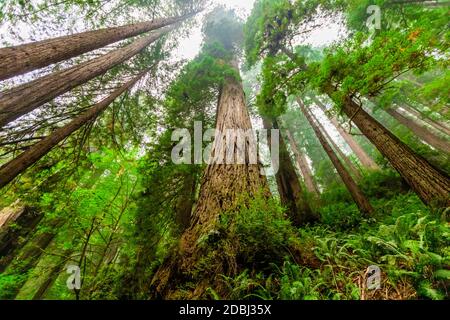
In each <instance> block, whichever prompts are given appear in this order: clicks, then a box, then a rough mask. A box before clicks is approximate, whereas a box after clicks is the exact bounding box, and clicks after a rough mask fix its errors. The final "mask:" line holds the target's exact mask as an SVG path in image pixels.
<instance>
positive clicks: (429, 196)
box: [327, 89, 450, 207]
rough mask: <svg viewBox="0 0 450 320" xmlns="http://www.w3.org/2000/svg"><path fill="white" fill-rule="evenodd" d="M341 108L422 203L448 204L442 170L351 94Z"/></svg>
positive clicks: (448, 184)
mask: <svg viewBox="0 0 450 320" xmlns="http://www.w3.org/2000/svg"><path fill="white" fill-rule="evenodd" d="M327 93H328V94H329V95H330V97H332V93H333V89H327ZM343 111H344V112H345V114H346V115H347V116H348V117H349V118H350V119H351V120H352V121H353V122H354V123H355V125H356V126H357V127H358V128H359V130H360V131H361V132H362V133H363V134H364V135H365V136H366V137H367V138H368V139H369V140H370V141H371V142H372V143H373V144H374V146H375V147H376V148H377V149H378V150H379V151H380V152H381V154H382V155H383V156H385V157H386V158H387V159H388V160H389V162H390V163H391V165H392V166H393V167H394V168H395V169H396V170H397V171H398V172H399V173H400V175H401V176H402V177H403V179H405V181H406V182H407V183H408V184H409V185H410V186H411V188H412V189H413V190H414V191H415V192H416V193H417V195H418V196H419V197H420V198H421V199H422V201H423V202H424V203H425V204H428V205H436V206H444V207H445V206H449V205H450V198H449V194H450V179H449V178H448V177H447V175H446V174H445V173H443V172H441V171H440V170H438V169H437V168H435V167H434V166H433V165H431V164H430V163H429V162H428V161H426V160H425V159H424V158H422V157H421V156H419V155H418V154H416V153H415V152H414V151H412V150H411V149H410V148H409V147H408V146H407V145H406V144H404V143H403V142H402V141H400V140H399V139H398V138H397V137H396V136H394V135H393V134H392V133H391V132H390V131H389V130H387V129H386V128H385V127H384V126H383V125H381V124H380V123H379V122H378V121H377V120H375V119H374V118H373V117H372V116H370V115H369V114H368V113H367V112H365V111H364V110H363V109H362V108H361V106H359V105H358V104H357V103H356V102H355V101H353V99H352V98H351V97H346V98H345V101H344V104H343Z"/></svg>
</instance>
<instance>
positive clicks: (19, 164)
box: [0, 71, 146, 188]
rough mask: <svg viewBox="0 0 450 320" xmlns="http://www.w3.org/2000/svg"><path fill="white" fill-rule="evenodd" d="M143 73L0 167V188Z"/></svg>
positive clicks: (105, 105)
mask: <svg viewBox="0 0 450 320" xmlns="http://www.w3.org/2000/svg"><path fill="white" fill-rule="evenodd" d="M145 72H146V71H145ZM145 72H142V73H140V74H139V75H138V76H137V77H135V78H134V79H133V80H131V81H129V82H127V83H125V84H124V85H123V86H122V87H120V88H119V89H116V90H115V91H114V92H113V93H111V94H110V95H109V96H108V97H107V98H105V99H103V100H102V101H100V102H99V103H97V104H95V105H94V106H93V107H91V108H90V109H89V110H87V111H86V112H85V113H83V114H81V115H79V116H77V117H76V118H75V119H73V120H72V121H71V122H69V123H68V124H66V125H65V126H63V127H61V128H59V129H56V130H55V131H54V132H53V133H51V134H50V135H49V136H48V137H46V138H44V139H42V140H41V141H39V142H38V143H36V144H35V145H33V146H32V147H30V148H29V149H28V150H27V151H25V152H23V153H22V154H21V155H19V156H18V157H17V158H14V159H13V160H11V161H9V162H8V163H6V164H4V165H3V166H2V167H0V188H2V187H4V186H5V185H7V184H8V183H9V182H11V181H12V180H13V179H14V178H15V177H17V176H18V175H19V174H20V173H22V172H24V171H25V170H26V169H27V168H28V167H30V166H31V165H32V164H34V163H35V162H36V161H38V160H39V159H41V158H42V157H43V156H45V155H46V154H47V153H48V152H49V151H50V150H52V148H53V147H55V146H56V145H58V144H59V143H60V142H61V141H63V140H64V139H65V138H67V137H68V136H69V135H71V134H72V133H73V132H75V131H76V130H78V129H80V128H81V127H82V126H83V125H84V124H86V123H87V122H89V121H91V120H94V119H95V118H96V117H98V115H99V114H101V113H102V112H103V111H104V110H105V109H106V108H107V107H108V106H109V105H110V104H111V103H112V102H113V101H114V100H115V99H116V98H117V97H118V96H120V95H121V94H122V93H124V92H125V91H126V90H128V89H130V88H131V87H132V86H133V85H134V84H135V83H136V82H137V81H138V80H139V79H140V78H141V77H142V76H143V75H144V74H145Z"/></svg>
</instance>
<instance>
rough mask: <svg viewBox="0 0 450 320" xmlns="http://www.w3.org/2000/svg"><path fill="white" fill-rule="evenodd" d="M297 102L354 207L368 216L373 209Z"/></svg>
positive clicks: (318, 129)
mask: <svg viewBox="0 0 450 320" xmlns="http://www.w3.org/2000/svg"><path fill="white" fill-rule="evenodd" d="M297 102H298V104H299V106H300V109H301V110H302V112H303V114H304V115H305V117H306V119H307V120H308V122H309V123H310V125H311V127H312V128H313V130H314V133H315V134H316V136H317V138H318V139H319V141H320V143H321V145H322V146H323V148H324V150H325V152H326V153H327V155H328V157H329V158H330V160H331V162H332V163H333V165H334V167H335V168H336V170H337V172H338V173H339V176H340V177H341V178H342V181H343V182H344V184H345V186H346V187H347V189H348V191H349V192H350V194H351V196H352V198H353V200H354V201H355V203H356V205H357V206H358V208H359V210H360V211H361V213H362V214H363V215H370V214H371V213H372V212H373V208H372V206H371V205H370V203H369V201H368V200H367V198H366V197H365V196H364V194H363V193H362V192H361V190H360V189H359V187H358V185H357V184H356V182H355V181H354V180H353V178H352V177H351V175H350V174H349V173H348V171H347V170H346V169H345V167H344V166H343V165H342V163H341V161H340V160H339V158H338V157H337V155H336V154H335V153H334V151H333V148H332V147H331V145H330V144H329V143H328V141H327V139H326V137H325V135H324V134H323V133H322V131H321V130H320V127H319V126H318V124H317V123H316V122H315V121H314V118H313V116H312V115H311V113H310V112H309V111H308V110H307V109H306V107H305V105H304V104H303V101H302V100H301V99H300V98H297Z"/></svg>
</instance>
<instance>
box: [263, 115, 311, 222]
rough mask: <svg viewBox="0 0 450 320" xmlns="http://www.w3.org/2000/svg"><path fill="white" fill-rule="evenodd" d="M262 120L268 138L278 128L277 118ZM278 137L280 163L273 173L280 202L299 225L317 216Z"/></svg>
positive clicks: (280, 137) (283, 143) (292, 220)
mask: <svg viewBox="0 0 450 320" xmlns="http://www.w3.org/2000/svg"><path fill="white" fill-rule="evenodd" d="M263 122H264V128H265V129H267V130H268V132H269V139H270V130H271V129H279V126H278V122H277V120H273V121H270V120H268V119H266V118H265V119H263ZM279 139H280V143H279V159H280V163H279V170H278V172H277V173H276V174H275V179H276V181H277V187H278V193H279V194H280V200H281V203H282V204H283V205H284V206H285V207H286V208H287V209H288V216H289V219H290V220H291V222H292V224H293V225H294V226H297V227H299V226H301V225H304V224H305V223H308V222H314V221H316V220H318V218H319V217H317V216H316V215H315V214H313V212H312V211H311V208H310V207H309V205H308V203H307V202H306V199H305V196H304V194H303V190H302V187H301V185H300V179H299V177H298V176H297V173H296V172H295V168H294V166H293V164H292V159H291V157H290V155H289V151H288V150H287V148H286V143H285V141H284V139H283V136H282V135H281V134H280V135H279ZM269 141H270V140H269ZM269 146H270V144H269Z"/></svg>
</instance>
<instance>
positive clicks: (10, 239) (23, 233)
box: [0, 203, 43, 272]
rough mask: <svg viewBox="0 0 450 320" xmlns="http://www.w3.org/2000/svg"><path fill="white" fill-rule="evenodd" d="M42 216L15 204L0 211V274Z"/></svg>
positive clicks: (28, 208)
mask: <svg viewBox="0 0 450 320" xmlns="http://www.w3.org/2000/svg"><path fill="white" fill-rule="evenodd" d="M42 216H43V215H42V214H40V213H38V212H36V211H35V210H33V209H31V208H30V207H27V206H22V205H20V204H19V203H16V204H14V205H12V206H10V207H7V208H4V209H3V210H2V211H0V272H3V271H4V270H5V268H6V266H7V265H8V264H9V263H10V262H11V261H12V259H13V258H14V256H15V254H16V252H17V250H19V249H20V248H21V247H22V246H23V245H24V244H25V243H26V240H21V239H27V238H28V236H29V234H30V233H32V232H33V230H34V229H35V228H36V226H37V225H38V223H39V221H40V220H41V219H42Z"/></svg>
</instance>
